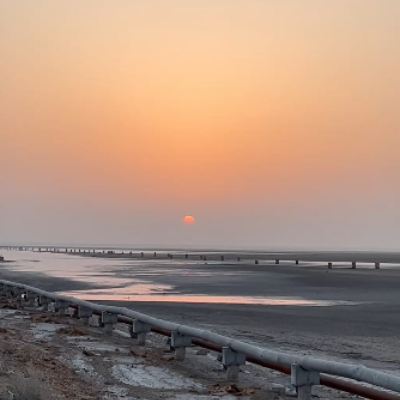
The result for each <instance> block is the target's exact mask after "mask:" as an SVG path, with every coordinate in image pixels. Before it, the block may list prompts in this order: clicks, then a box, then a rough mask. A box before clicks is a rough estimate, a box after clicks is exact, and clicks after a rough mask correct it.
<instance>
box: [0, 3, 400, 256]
mask: <svg viewBox="0 0 400 400" xmlns="http://www.w3.org/2000/svg"><path fill="white" fill-rule="evenodd" d="M399 20H400V2H399V1H398V0H379V1H378V0H352V1H345V0H326V1H323V2H322V1H319V0H303V1H301V2H291V1H281V0H271V1H261V0H260V1H258V0H251V1H240V0H233V1H232V0H220V1H214V0H201V1H197V0H189V1H188V0H169V1H155V0H149V1H124V0H122V1H118V2H115V1H102V2H99V1H97V0H86V1H85V2H82V1H80V0H71V1H68V2H54V1H51V0H36V1H34V2H33V1H31V2H27V1H25V2H17V1H8V0H0V59H1V63H0V110H1V111H0V149H1V153H0V171H1V181H0V191H1V200H0V225H1V229H0V244H1V243H45V244H52V243H54V244H57V243H59V244H84V243H86V244H107V245H117V244H120V245H130V246H131V245H135V246H141V245H143V244H145V245H147V246H158V245H162V246H164V247H168V246H174V247H180V246H189V247H191V246H192V247H193V246H210V247H213V248H218V247H240V248H243V247H265V248H307V249H311V248H338V249H344V248H359V249H396V248H398V237H399V235H400V228H399V227H400V214H399V212H398V204H399V201H400V179H399V178H400V174H399V171H400V158H399V157H398V149H399V148H400V116H399V112H398V110H399V106H400V78H399V74H398V71H399V70H400V25H399V23H398V21H399ZM187 214H192V215H194V216H195V218H196V223H195V224H193V225H190V226H188V225H185V224H183V222H182V219H183V217H184V216H185V215H187Z"/></svg>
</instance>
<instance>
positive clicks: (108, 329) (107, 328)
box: [100, 311, 118, 335]
mask: <svg viewBox="0 0 400 400" xmlns="http://www.w3.org/2000/svg"><path fill="white" fill-rule="evenodd" d="M117 322H118V314H114V313H109V312H107V311H103V312H102V313H101V317H100V323H101V326H103V327H104V332H105V333H106V334H109V335H111V333H112V331H113V329H114V325H115V324H116V323H117Z"/></svg>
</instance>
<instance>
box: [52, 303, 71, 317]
mask: <svg viewBox="0 0 400 400" xmlns="http://www.w3.org/2000/svg"><path fill="white" fill-rule="evenodd" d="M68 305H69V303H68V302H67V301H65V300H55V301H54V311H55V312H58V313H59V314H60V315H65V311H66V310H67V309H68Z"/></svg>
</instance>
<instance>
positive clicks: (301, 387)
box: [291, 364, 320, 400]
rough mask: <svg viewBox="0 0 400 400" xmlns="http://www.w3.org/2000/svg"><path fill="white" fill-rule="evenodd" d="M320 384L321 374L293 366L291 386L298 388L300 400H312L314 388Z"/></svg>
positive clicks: (296, 365)
mask: <svg viewBox="0 0 400 400" xmlns="http://www.w3.org/2000/svg"><path fill="white" fill-rule="evenodd" d="M319 383H320V376H319V372H315V371H307V370H305V369H303V368H302V367H301V366H300V365H298V364H292V369H291V384H292V385H293V386H294V387H295V388H296V391H297V398H298V399H299V400H310V399H311V389H312V386H313V385H319Z"/></svg>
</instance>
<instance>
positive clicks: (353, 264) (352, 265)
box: [351, 261, 357, 269]
mask: <svg viewBox="0 0 400 400" xmlns="http://www.w3.org/2000/svg"><path fill="white" fill-rule="evenodd" d="M356 267H357V264H356V262H355V261H353V262H352V263H351V269H356Z"/></svg>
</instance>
